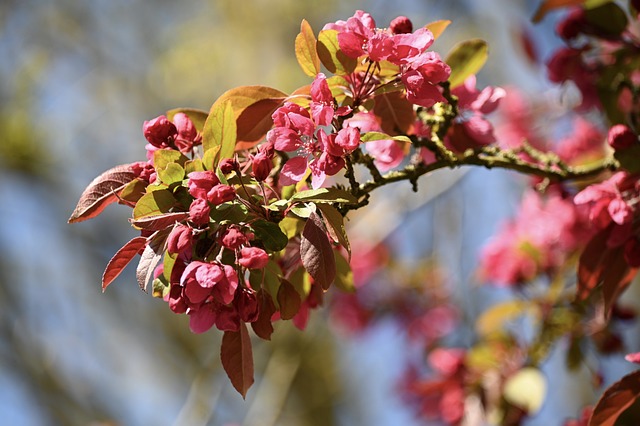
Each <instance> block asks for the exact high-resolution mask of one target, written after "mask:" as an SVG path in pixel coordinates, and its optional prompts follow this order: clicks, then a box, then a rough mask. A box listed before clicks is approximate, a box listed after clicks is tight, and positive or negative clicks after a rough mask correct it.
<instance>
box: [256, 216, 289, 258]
mask: <svg viewBox="0 0 640 426" xmlns="http://www.w3.org/2000/svg"><path fill="white" fill-rule="evenodd" d="M251 228H253V232H254V233H255V234H256V237H258V238H259V239H260V240H261V241H262V244H263V245H264V247H265V248H266V249H267V250H269V251H272V252H277V251H280V250H282V249H283V248H285V247H286V246H287V243H288V242H289V239H288V238H287V236H286V235H285V234H284V233H283V232H282V230H281V229H280V227H279V226H278V225H277V224H276V223H273V222H267V221H266V220H257V221H255V222H253V223H252V224H251Z"/></svg>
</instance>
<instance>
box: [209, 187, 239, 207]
mask: <svg viewBox="0 0 640 426" xmlns="http://www.w3.org/2000/svg"><path fill="white" fill-rule="evenodd" d="M234 198H236V190H235V189H233V187H232V186H229V185H216V186H214V187H213V188H211V190H210V191H209V192H208V193H207V199H208V200H209V201H211V203H213V204H214V205H216V206H217V205H219V204H222V203H226V202H227V201H232V200H233V199H234Z"/></svg>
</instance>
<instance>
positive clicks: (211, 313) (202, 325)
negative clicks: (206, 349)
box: [188, 303, 217, 334]
mask: <svg viewBox="0 0 640 426" xmlns="http://www.w3.org/2000/svg"><path fill="white" fill-rule="evenodd" d="M215 308H216V305H215V304H214V303H206V304H204V305H203V306H201V307H200V308H199V309H192V310H190V311H189V314H188V315H189V329H190V330H191V331H192V332H193V333H198V334H200V333H204V332H205V331H208V330H209V329H210V328H211V327H213V325H214V324H215V323H216V319H217V315H216V309H215Z"/></svg>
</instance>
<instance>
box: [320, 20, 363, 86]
mask: <svg viewBox="0 0 640 426" xmlns="http://www.w3.org/2000/svg"><path fill="white" fill-rule="evenodd" d="M317 52H318V56H319V57H320V61H321V62H322V65H324V66H325V68H326V69H327V70H329V72H330V73H332V74H338V75H345V74H349V73H351V72H353V70H355V69H356V65H357V61H356V60H355V59H354V58H350V57H348V56H347V55H345V54H344V53H343V52H342V51H341V50H340V44H339V43H338V31H336V30H322V31H320V34H318V43H317Z"/></svg>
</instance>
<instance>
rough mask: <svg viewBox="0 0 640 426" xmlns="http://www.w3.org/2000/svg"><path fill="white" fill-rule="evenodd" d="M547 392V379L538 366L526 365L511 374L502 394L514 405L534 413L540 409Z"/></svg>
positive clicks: (531, 413)
mask: <svg viewBox="0 0 640 426" xmlns="http://www.w3.org/2000/svg"><path fill="white" fill-rule="evenodd" d="M546 393H547V381H546V379H545V378H544V375H543V374H542V373H541V372H540V370H538V369H537V368H533V367H525V368H523V369H521V370H520V371H518V372H517V373H515V374H514V375H512V376H510V377H509V378H508V379H507V381H506V382H505V384H504V389H503V391H502V395H503V396H504V399H506V400H507V402H509V403H510V404H512V405H515V406H516V407H519V408H521V409H523V410H524V411H525V412H526V413H527V414H529V415H533V414H535V413H537V412H538V411H539V410H540V407H542V403H543V402H544V397H545V395H546Z"/></svg>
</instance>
